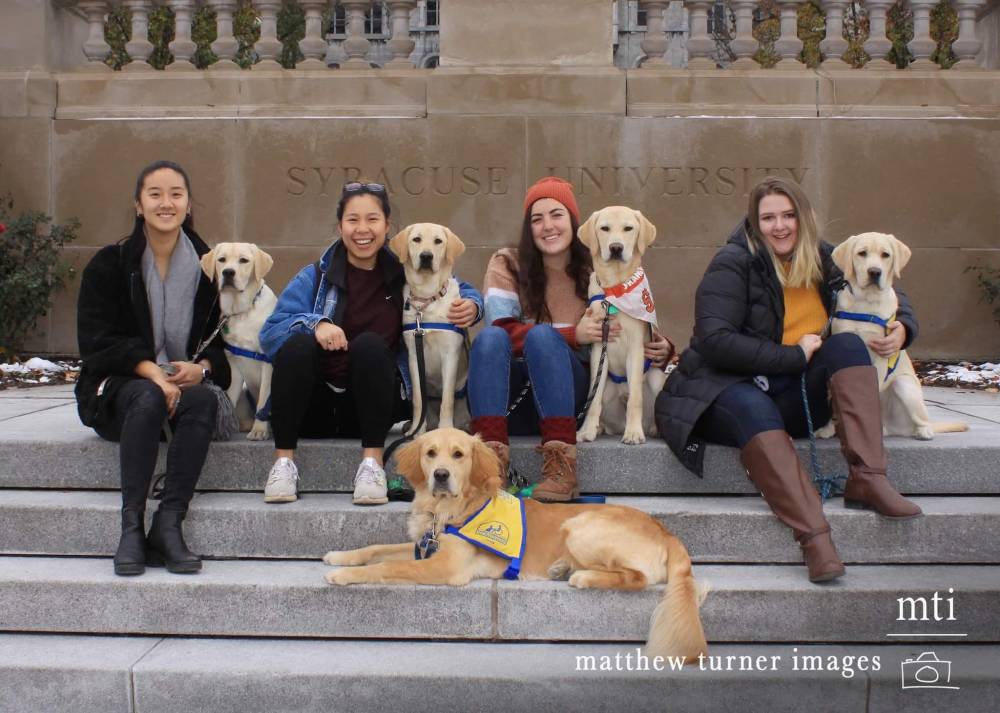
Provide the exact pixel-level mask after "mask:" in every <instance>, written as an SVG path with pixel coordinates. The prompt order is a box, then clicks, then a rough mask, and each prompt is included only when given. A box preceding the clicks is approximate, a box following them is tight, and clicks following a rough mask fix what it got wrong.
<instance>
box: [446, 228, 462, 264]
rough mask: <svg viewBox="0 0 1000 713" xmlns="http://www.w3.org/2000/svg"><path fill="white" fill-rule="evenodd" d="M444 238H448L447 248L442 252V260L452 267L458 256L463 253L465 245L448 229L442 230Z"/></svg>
mask: <svg viewBox="0 0 1000 713" xmlns="http://www.w3.org/2000/svg"><path fill="white" fill-rule="evenodd" d="M444 234H445V237H446V238H448V246H447V249H446V250H445V251H444V258H445V260H447V261H448V262H449V263H450V264H452V265H454V264H455V261H456V260H457V259H458V258H459V256H460V255H461V254H462V253H464V252H465V243H463V242H462V241H461V239H460V238H459V237H458V236H457V235H455V234H454V233H453V232H451V230H450V229H449V228H445V229H444Z"/></svg>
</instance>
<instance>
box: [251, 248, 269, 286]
mask: <svg viewBox="0 0 1000 713" xmlns="http://www.w3.org/2000/svg"><path fill="white" fill-rule="evenodd" d="M273 266H274V258H272V257H271V256H270V255H268V254H267V253H266V252H264V251H263V250H261V249H260V248H258V247H257V246H256V245H254V246H253V272H254V277H256V278H257V279H258V280H263V279H264V275H266V274H267V273H269V272H270V271H271V268H272V267H273Z"/></svg>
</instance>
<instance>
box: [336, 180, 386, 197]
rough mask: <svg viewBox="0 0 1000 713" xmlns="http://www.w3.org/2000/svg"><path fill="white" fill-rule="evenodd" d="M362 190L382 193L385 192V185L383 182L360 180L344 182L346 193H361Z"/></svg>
mask: <svg viewBox="0 0 1000 713" xmlns="http://www.w3.org/2000/svg"><path fill="white" fill-rule="evenodd" d="M362 191H367V192H369V193H381V194H383V195H384V194H385V186H383V185H382V184H381V183H360V182H358V181H351V182H350V183H345V184H344V195H347V194H348V193H360V192H362Z"/></svg>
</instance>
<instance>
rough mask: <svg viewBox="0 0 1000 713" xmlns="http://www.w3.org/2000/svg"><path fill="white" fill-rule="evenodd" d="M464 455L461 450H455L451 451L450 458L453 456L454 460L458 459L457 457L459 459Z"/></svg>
mask: <svg viewBox="0 0 1000 713" xmlns="http://www.w3.org/2000/svg"><path fill="white" fill-rule="evenodd" d="M464 455H465V454H464V453H462V451H455V452H454V453H452V454H451V457H452V458H454V459H455V460H459V459H461V458H462V457H463V456H464Z"/></svg>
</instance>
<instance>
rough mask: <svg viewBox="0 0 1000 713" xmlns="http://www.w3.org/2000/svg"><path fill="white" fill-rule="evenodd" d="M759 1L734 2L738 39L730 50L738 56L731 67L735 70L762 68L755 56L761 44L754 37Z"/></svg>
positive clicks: (733, 42)
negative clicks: (755, 14) (754, 13)
mask: <svg viewBox="0 0 1000 713" xmlns="http://www.w3.org/2000/svg"><path fill="white" fill-rule="evenodd" d="M756 7H757V0H733V14H734V15H736V37H734V38H733V41H732V42H731V43H730V44H729V48H730V49H731V50H732V51H733V54H735V55H736V61H735V62H733V63H732V64H731V65H730V67H731V68H733V69H757V68H758V67H760V65H759V64H757V62H756V61H754V59H753V56H754V54H756V52H757V49H758V48H759V47H760V43H758V42H757V38H756V37H754V36H753V11H754V9H755V8H756Z"/></svg>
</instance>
